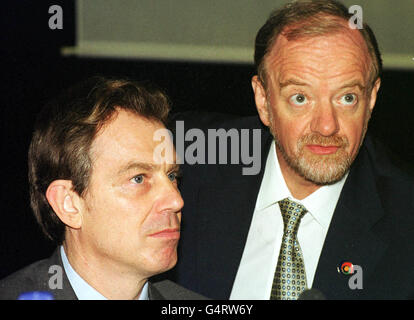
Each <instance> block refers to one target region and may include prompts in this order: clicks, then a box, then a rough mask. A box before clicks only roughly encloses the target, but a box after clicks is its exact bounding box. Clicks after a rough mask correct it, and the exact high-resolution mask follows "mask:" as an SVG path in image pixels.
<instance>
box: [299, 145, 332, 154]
mask: <svg viewBox="0 0 414 320" xmlns="http://www.w3.org/2000/svg"><path fill="white" fill-rule="evenodd" d="M306 147H307V148H308V149H309V150H310V151H311V152H312V153H314V154H318V155H329V154H334V153H335V152H336V151H337V150H338V149H339V146H322V145H316V144H309V145H307V146H306Z"/></svg>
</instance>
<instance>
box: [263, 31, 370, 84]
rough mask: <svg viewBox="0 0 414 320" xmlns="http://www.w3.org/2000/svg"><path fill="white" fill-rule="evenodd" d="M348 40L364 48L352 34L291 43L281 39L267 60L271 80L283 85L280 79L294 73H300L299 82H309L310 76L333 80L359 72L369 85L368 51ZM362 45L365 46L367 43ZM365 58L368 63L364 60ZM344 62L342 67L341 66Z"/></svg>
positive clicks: (298, 40) (283, 38)
mask: <svg viewBox="0 0 414 320" xmlns="http://www.w3.org/2000/svg"><path fill="white" fill-rule="evenodd" d="M333 37H335V38H333ZM361 38H362V36H361ZM332 39H334V40H333V41H334V43H333V41H332ZM347 40H351V41H352V43H354V44H358V43H360V44H361V42H360V41H357V40H356V39H354V38H353V37H350V36H349V35H348V34H334V35H327V36H318V37H313V38H306V39H297V40H294V41H288V40H287V39H286V38H285V37H283V36H281V37H280V39H278V41H277V42H276V43H275V44H274V48H273V49H272V52H270V53H269V56H268V57H267V59H266V60H265V64H266V70H268V72H267V76H268V77H269V78H270V79H269V80H271V81H272V80H273V79H272V78H273V77H274V76H276V77H277V78H278V79H277V80H279V81H280V78H284V77H286V74H288V73H290V72H292V73H293V74H295V73H296V74H297V76H298V78H299V79H306V75H310V76H313V77H315V78H321V77H324V76H329V77H328V79H329V78H336V77H339V76H344V75H346V74H347V73H352V72H355V73H360V75H361V76H362V79H363V81H364V82H365V81H367V80H368V78H369V62H368V61H367V60H368V59H369V58H370V56H369V53H368V51H367V50H368V49H367V48H366V46H365V47H364V48H360V46H350V45H349V41H347ZM362 44H363V45H365V43H362ZM364 49H366V51H365V52H364V51H362V50H364ZM361 55H363V57H364V58H365V59H361ZM304 57H305V58H304ZM367 58H368V59H367ZM341 61H342V63H338V62H341ZM344 66H347V69H346V70H349V71H344ZM350 66H352V67H350ZM336 69H337V71H336ZM272 71H273V72H272ZM328 71H329V72H328ZM335 71H336V72H335ZM358 77H359V76H358ZM274 80H276V79H274ZM279 81H276V82H279ZM272 82H273V81H272ZM282 82H283V81H282Z"/></svg>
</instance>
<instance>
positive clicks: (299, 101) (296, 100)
mask: <svg viewBox="0 0 414 320" xmlns="http://www.w3.org/2000/svg"><path fill="white" fill-rule="evenodd" d="M290 101H291V102H292V103H293V104H295V105H297V106H303V105H304V104H306V103H307V102H308V99H306V97H305V96H304V95H303V94H302V93H297V94H294V95H293V96H291V97H290Z"/></svg>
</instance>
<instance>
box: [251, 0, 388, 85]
mask: <svg viewBox="0 0 414 320" xmlns="http://www.w3.org/2000/svg"><path fill="white" fill-rule="evenodd" d="M352 16H353V15H352V14H350V13H349V12H348V9H347V8H346V7H345V6H344V5H343V4H341V3H339V2H337V1H333V0H301V1H294V2H291V3H288V4H286V5H285V6H284V7H282V8H281V9H277V10H275V11H273V12H272V13H271V15H270V17H269V18H268V20H267V21H266V23H265V24H264V25H263V26H262V27H261V29H260V30H259V32H258V33H257V35H256V42H255V53H254V62H255V66H256V70H257V74H258V76H259V79H260V80H261V82H262V83H263V84H264V85H265V87H266V68H265V63H264V62H265V58H266V55H267V54H268V53H269V52H270V50H271V48H272V47H273V45H274V43H275V42H276V39H277V37H278V36H279V35H280V34H283V35H284V36H286V37H287V38H288V40H293V39H297V38H300V37H312V36H318V35H323V34H329V33H334V32H337V31H339V30H340V29H341V28H342V29H343V28H344V26H343V24H341V23H338V20H341V21H339V22H343V21H349V19H350V18H351V17H352ZM287 29H288V30H287ZM359 32H360V33H361V35H362V36H363V38H364V40H365V43H366V45H367V47H368V51H369V54H370V57H371V76H370V81H371V85H373V83H374V82H375V81H376V79H377V78H378V77H379V76H380V75H381V72H382V60H381V54H380V51H379V49H378V44H377V40H376V38H375V36H374V33H373V32H372V30H371V28H370V27H369V26H368V25H367V24H366V23H363V28H362V29H359Z"/></svg>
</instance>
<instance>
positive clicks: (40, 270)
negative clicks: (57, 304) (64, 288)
mask: <svg viewBox="0 0 414 320" xmlns="http://www.w3.org/2000/svg"><path fill="white" fill-rule="evenodd" d="M50 267H51V259H43V260H40V261H37V262H34V263H32V264H31V265H29V266H27V267H24V268H23V269H21V270H19V271H16V272H14V273H12V274H11V275H9V276H7V277H6V278H4V279H2V280H1V281H0V299H2V300H15V299H17V298H18V297H19V295H20V294H22V293H24V292H30V291H47V290H50V289H49V287H48V281H49V277H50V274H49V268H50Z"/></svg>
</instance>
